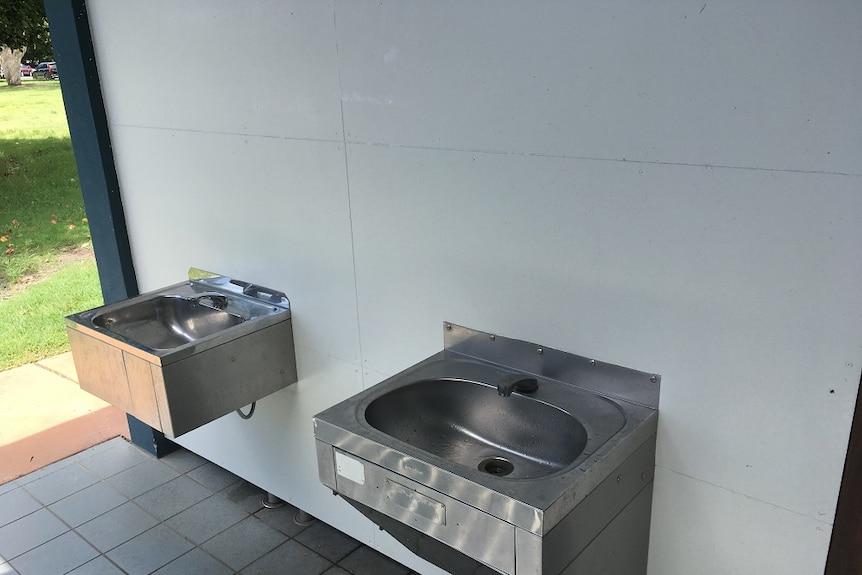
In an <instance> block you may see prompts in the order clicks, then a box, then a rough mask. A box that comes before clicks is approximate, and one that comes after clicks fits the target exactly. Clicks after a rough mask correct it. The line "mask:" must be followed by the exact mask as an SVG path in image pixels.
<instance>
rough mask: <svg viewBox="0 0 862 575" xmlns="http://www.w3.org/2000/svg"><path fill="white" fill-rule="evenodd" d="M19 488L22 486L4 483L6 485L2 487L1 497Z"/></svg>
mask: <svg viewBox="0 0 862 575" xmlns="http://www.w3.org/2000/svg"><path fill="white" fill-rule="evenodd" d="M19 487H20V485H18V484H17V483H16V482H14V481H9V482H7V483H4V484H2V485H0V495H3V494H4V493H8V492H10V491H12V490H13V489H18V488H19Z"/></svg>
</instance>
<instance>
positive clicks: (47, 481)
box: [24, 463, 99, 505]
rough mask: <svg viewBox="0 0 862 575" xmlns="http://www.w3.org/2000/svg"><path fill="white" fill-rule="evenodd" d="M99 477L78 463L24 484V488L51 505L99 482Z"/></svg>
mask: <svg viewBox="0 0 862 575" xmlns="http://www.w3.org/2000/svg"><path fill="white" fill-rule="evenodd" d="M98 481H99V478H98V477H96V476H95V475H93V474H92V473H90V472H89V471H88V470H86V469H84V468H83V467H81V466H80V465H78V464H77V463H73V464H72V465H69V466H67V467H64V468H62V469H59V470H57V471H55V472H53V473H51V474H50V475H46V476H44V477H41V478H39V479H37V480H36V481H33V482H31V483H27V484H26V485H24V489H26V490H27V491H29V492H30V494H31V495H32V496H33V497H35V498H36V499H38V500H39V501H41V502H42V503H43V504H45V505H50V504H51V503H54V502H55V501H59V500H61V499H63V498H64V497H68V496H69V495H71V494H73V493H75V492H78V491H80V490H82V489H84V488H85V487H89V486H90V485H93V484H94V483H98Z"/></svg>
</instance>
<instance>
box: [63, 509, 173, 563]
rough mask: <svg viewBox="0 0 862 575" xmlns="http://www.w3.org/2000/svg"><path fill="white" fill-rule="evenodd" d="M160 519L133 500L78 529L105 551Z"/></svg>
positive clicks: (99, 548) (152, 525)
mask: <svg viewBox="0 0 862 575" xmlns="http://www.w3.org/2000/svg"><path fill="white" fill-rule="evenodd" d="M158 523H159V521H158V520H157V519H156V518H155V517H153V516H152V515H150V514H149V513H147V512H146V511H144V510H143V509H141V508H140V507H138V506H137V505H135V504H134V503H132V502H128V503H125V504H123V505H120V506H119V507H116V508H114V509H112V510H110V511H108V512H107V513H105V514H103V515H100V516H98V517H96V518H95V519H93V520H92V521H88V522H87V523H84V524H83V525H81V526H80V527H78V528H77V529H76V531H77V532H78V533H79V534H80V535H81V536H83V537H84V539H86V540H87V541H89V542H90V543H91V544H92V545H94V546H95V547H96V549H98V550H99V551H102V552H105V551H109V550H111V549H113V548H114V547H116V546H117V545H120V544H122V543H125V542H126V541H128V540H129V539H131V538H133V537H136V536H138V535H140V534H141V533H143V532H144V531H147V530H148V529H151V528H153V527H155V526H156V525H158Z"/></svg>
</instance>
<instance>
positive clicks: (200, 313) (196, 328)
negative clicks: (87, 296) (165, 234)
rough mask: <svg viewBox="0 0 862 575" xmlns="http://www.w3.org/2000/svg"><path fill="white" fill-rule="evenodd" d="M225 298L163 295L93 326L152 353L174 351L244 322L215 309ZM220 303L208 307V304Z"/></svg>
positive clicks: (100, 317)
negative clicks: (141, 346) (134, 343)
mask: <svg viewBox="0 0 862 575" xmlns="http://www.w3.org/2000/svg"><path fill="white" fill-rule="evenodd" d="M224 297H225V296H220V295H219V296H217V295H213V294H209V295H203V296H197V297H183V296H179V295H160V296H156V297H154V298H152V299H144V300H143V301H138V302H136V303H131V304H128V305H125V306H122V307H119V308H115V309H113V310H111V311H104V312H101V313H97V314H96V315H94V316H93V320H92V321H93V325H96V326H98V327H101V328H104V329H106V330H108V331H110V332H113V333H115V334H117V335H120V336H122V337H125V338H127V339H129V340H133V341H138V342H140V343H141V344H142V345H145V346H147V347H150V348H152V349H171V348H174V347H179V346H181V345H185V344H187V343H190V342H193V341H198V340H200V339H203V338H205V337H207V336H211V335H214V334H216V333H218V332H220V331H222V330H225V329H227V328H230V327H233V326H235V325H239V324H241V323H242V322H244V321H245V318H244V317H242V316H240V315H236V314H233V313H229V312H226V311H224V310H223V309H221V308H220V307H216V306H217V305H223V306H227V302H226V301H225V300H222V299H221V298H224ZM207 300H209V301H211V302H219V301H224V303H222V304H218V303H213V304H210V305H207V304H206V301H207Z"/></svg>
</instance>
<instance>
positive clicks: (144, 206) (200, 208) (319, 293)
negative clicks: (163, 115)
mask: <svg viewBox="0 0 862 575" xmlns="http://www.w3.org/2000/svg"><path fill="white" fill-rule="evenodd" d="M112 137H113V142H114V148H115V154H116V160H117V167H118V171H119V174H120V180H121V182H122V185H123V198H124V208H125V210H126V213H127V214H129V215H130V216H131V217H129V218H128V220H129V221H128V226H129V236H130V240H131V244H132V252H133V256H134V263H135V270H136V271H137V274H138V278H139V283H140V284H141V290H142V291H148V290H151V289H156V288H159V287H162V286H164V285H167V284H171V283H176V282H178V281H182V280H184V279H185V278H186V272H187V270H188V268H189V267H191V266H196V267H200V268H203V269H208V270H210V271H214V272H218V273H223V274H227V275H231V276H232V277H237V278H240V279H244V280H247V281H252V282H255V283H260V284H261V285H265V286H267V287H270V288H273V289H279V290H281V291H284V292H285V293H286V294H287V296H288V298H289V299H290V303H291V308H292V311H291V313H292V318H293V330H294V337H295V339H296V343H297V345H299V346H303V347H308V348H311V349H315V350H318V351H321V352H323V353H326V354H328V355H332V356H334V357H337V358H340V359H342V360H345V361H350V362H353V363H356V364H358V363H359V335H358V327H357V317H356V297H355V289H354V277H353V260H352V257H353V255H352V251H351V240H350V213H349V206H348V202H347V191H346V179H345V178H346V177H345V170H344V150H343V147H342V146H343V144H336V143H328V142H312V141H295V140H282V139H271V138H255V137H250V136H248V137H246V136H228V135H216V134H205V133H192V132H171V131H167V130H150V129H142V128H126V127H115V128H114V129H113V133H112Z"/></svg>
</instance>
